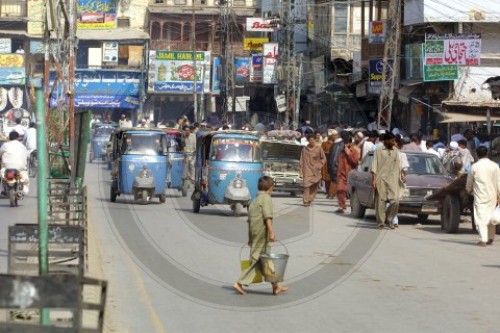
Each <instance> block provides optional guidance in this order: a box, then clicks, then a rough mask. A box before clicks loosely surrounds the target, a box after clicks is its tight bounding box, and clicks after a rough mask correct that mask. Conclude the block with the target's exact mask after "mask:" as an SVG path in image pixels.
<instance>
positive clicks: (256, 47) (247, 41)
mask: <svg viewBox="0 0 500 333" xmlns="http://www.w3.org/2000/svg"><path fill="white" fill-rule="evenodd" d="M267 42H269V38H263V37H259V38H244V39H243V50H245V51H262V49H263V47H264V43H267Z"/></svg>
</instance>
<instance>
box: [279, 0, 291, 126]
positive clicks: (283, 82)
mask: <svg viewBox="0 0 500 333" xmlns="http://www.w3.org/2000/svg"><path fill="white" fill-rule="evenodd" d="M293 1H294V0H282V1H281V13H280V18H281V29H280V47H281V50H280V60H281V61H280V67H281V78H280V89H279V90H280V91H281V92H282V93H283V94H284V95H285V101H286V102H285V103H286V111H285V112H284V113H285V116H284V117H285V119H284V124H285V127H287V128H289V126H290V123H289V122H290V121H289V120H290V116H291V115H292V114H293V113H294V110H295V102H294V100H295V96H294V90H295V22H294V20H295V18H294V17H292V10H293V7H292V2H293Z"/></svg>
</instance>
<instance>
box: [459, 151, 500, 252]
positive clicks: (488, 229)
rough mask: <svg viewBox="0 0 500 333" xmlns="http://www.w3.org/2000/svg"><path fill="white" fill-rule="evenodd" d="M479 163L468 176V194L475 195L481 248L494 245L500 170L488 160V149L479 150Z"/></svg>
mask: <svg viewBox="0 0 500 333" xmlns="http://www.w3.org/2000/svg"><path fill="white" fill-rule="evenodd" d="M476 152H477V155H478V159H479V161H477V162H476V163H474V164H473V165H472V168H471V171H470V173H469V175H468V176H467V184H466V189H467V192H469V193H473V194H474V222H475V223H476V227H477V230H478V232H479V236H480V237H481V240H480V242H479V243H478V245H479V246H486V245H487V244H488V245H489V244H492V243H493V239H494V237H495V226H494V225H493V224H491V218H492V216H493V213H494V212H495V208H496V206H497V203H498V202H499V200H500V169H499V168H498V164H496V163H495V162H493V161H491V160H490V159H489V158H488V149H487V148H486V147H484V146H481V147H479V148H477V151H476Z"/></svg>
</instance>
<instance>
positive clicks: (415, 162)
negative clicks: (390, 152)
mask: <svg viewBox="0 0 500 333" xmlns="http://www.w3.org/2000/svg"><path fill="white" fill-rule="evenodd" d="M406 158H407V159H408V164H409V165H410V166H409V168H408V174H410V175H446V171H445V169H444V167H443V163H441V161H440V160H439V158H438V157H437V156H434V155H427V154H418V155H417V154H414V155H413V154H406Z"/></svg>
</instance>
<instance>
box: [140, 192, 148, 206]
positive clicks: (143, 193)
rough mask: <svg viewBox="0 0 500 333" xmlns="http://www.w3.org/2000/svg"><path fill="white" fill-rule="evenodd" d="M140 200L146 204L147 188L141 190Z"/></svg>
mask: <svg viewBox="0 0 500 333" xmlns="http://www.w3.org/2000/svg"><path fill="white" fill-rule="evenodd" d="M141 202H142V204H143V205H147V204H148V191H147V190H142V193H141Z"/></svg>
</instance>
